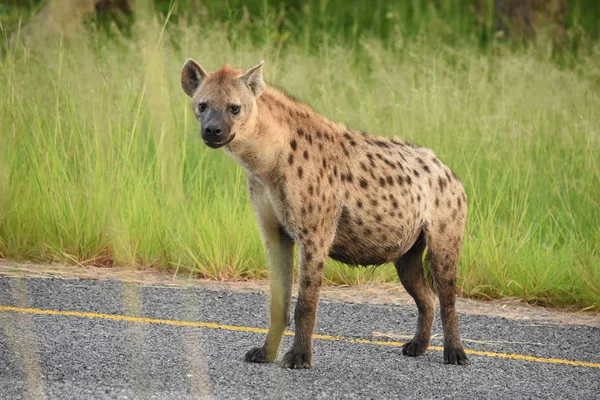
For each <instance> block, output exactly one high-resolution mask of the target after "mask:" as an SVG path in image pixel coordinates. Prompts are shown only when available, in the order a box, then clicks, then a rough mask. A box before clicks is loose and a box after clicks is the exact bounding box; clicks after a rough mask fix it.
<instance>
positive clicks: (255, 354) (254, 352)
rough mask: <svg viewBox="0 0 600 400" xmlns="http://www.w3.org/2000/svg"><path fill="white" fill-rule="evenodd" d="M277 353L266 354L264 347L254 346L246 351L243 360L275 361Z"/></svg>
mask: <svg viewBox="0 0 600 400" xmlns="http://www.w3.org/2000/svg"><path fill="white" fill-rule="evenodd" d="M276 356H277V354H267V350H266V349H265V348H264V347H254V348H252V349H250V351H248V352H247V353H246V357H244V361H246V362H254V363H268V362H273V361H275V357H276Z"/></svg>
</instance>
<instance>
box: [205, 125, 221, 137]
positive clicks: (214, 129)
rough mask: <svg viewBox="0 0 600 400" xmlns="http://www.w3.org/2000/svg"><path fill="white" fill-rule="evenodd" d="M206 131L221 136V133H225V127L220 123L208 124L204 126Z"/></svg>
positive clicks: (207, 133) (208, 133)
mask: <svg viewBox="0 0 600 400" xmlns="http://www.w3.org/2000/svg"><path fill="white" fill-rule="evenodd" d="M204 133H205V134H206V135H216V136H221V133H223V129H222V128H221V126H220V125H208V126H207V127H206V128H204Z"/></svg>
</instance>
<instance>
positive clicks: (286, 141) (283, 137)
mask: <svg viewBox="0 0 600 400" xmlns="http://www.w3.org/2000/svg"><path fill="white" fill-rule="evenodd" d="M254 112H255V113H256V115H254V116H250V117H249V122H248V123H247V125H246V126H245V127H244V128H243V129H245V133H244V135H243V138H241V137H240V138H239V139H237V138H236V139H235V140H234V141H233V142H232V143H231V144H230V145H228V146H227V151H228V152H229V153H230V155H231V156H232V157H233V158H234V159H236V160H237V161H238V163H240V164H241V165H242V166H243V167H244V168H245V169H246V170H247V171H248V172H249V173H251V174H253V175H254V176H256V177H258V178H259V179H260V180H261V181H263V182H264V183H267V182H268V181H273V180H277V179H278V178H279V173H278V166H279V163H280V160H281V156H282V153H283V154H285V153H286V150H287V148H288V147H289V146H290V141H291V139H292V138H293V137H295V136H297V135H298V134H302V133H303V132H306V133H307V134H308V133H310V132H312V131H321V132H330V133H332V134H334V133H335V132H338V131H341V130H342V127H341V126H340V125H338V124H335V123H333V122H331V121H329V120H327V119H326V118H324V117H323V116H321V115H319V114H317V113H316V112H315V111H314V110H313V109H312V108H311V107H309V106H308V105H306V104H302V103H300V102H298V101H296V100H294V99H293V98H291V97H290V96H288V95H286V94H285V93H283V92H281V91H279V90H277V89H274V88H271V87H267V89H266V90H265V91H264V92H263V93H262V94H261V96H259V97H258V99H257V107H256V108H255V110H254Z"/></svg>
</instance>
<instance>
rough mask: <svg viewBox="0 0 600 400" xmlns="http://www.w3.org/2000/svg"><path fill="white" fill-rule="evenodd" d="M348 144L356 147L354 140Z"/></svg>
mask: <svg viewBox="0 0 600 400" xmlns="http://www.w3.org/2000/svg"><path fill="white" fill-rule="evenodd" d="M348 143H350V146H356V142H355V141H354V140H350V141H349V142H348Z"/></svg>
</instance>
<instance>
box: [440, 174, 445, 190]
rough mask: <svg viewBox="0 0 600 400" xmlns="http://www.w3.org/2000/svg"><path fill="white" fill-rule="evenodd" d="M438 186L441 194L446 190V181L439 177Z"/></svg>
mask: <svg viewBox="0 0 600 400" xmlns="http://www.w3.org/2000/svg"><path fill="white" fill-rule="evenodd" d="M438 184H439V185H440V190H441V191H442V192H443V191H444V189H445V188H446V181H445V180H444V178H442V177H441V176H439V177H438Z"/></svg>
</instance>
